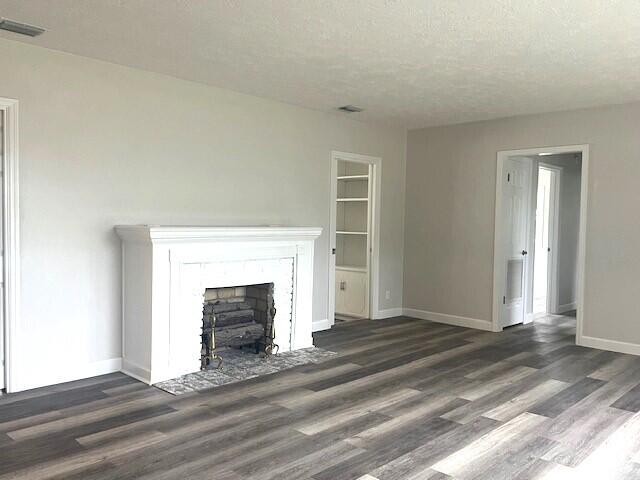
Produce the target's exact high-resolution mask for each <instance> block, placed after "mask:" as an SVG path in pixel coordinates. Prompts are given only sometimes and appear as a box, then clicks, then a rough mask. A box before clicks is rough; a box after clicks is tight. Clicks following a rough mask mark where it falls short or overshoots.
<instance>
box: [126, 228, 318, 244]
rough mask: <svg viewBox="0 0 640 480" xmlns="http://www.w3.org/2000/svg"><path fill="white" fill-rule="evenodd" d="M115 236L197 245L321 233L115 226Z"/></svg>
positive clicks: (298, 229) (298, 236) (249, 229)
mask: <svg viewBox="0 0 640 480" xmlns="http://www.w3.org/2000/svg"><path fill="white" fill-rule="evenodd" d="M115 229H116V232H117V233H118V235H119V236H120V237H121V238H122V239H123V240H129V241H154V240H168V241H171V240H173V241H182V240H186V241H197V240H209V241H215V240H225V241H233V240H234V239H235V240H242V241H247V240H253V239H258V240H260V239H265V238H273V239H283V238H286V239H293V238H301V239H303V238H307V239H309V238H311V239H315V238H317V237H319V236H320V234H321V233H322V228H320V227H281V226H270V225H269V226H259V225H258V226H243V227H225V226H195V225H188V226H179V225H117V226H116V227H115Z"/></svg>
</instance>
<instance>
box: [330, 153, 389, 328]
mask: <svg viewBox="0 0 640 480" xmlns="http://www.w3.org/2000/svg"><path fill="white" fill-rule="evenodd" d="M338 160H347V161H349V162H358V163H366V164H368V165H370V166H371V179H370V182H369V189H370V191H371V198H373V202H370V205H369V208H370V209H371V225H370V235H369V244H370V248H371V254H370V256H369V259H370V261H369V270H370V271H369V316H370V317H371V318H382V317H380V316H379V315H380V305H379V291H380V273H379V266H380V249H379V245H380V210H381V207H380V206H381V196H382V195H381V194H382V159H381V158H380V157H372V156H369V155H360V154H357V153H348V152H339V151H332V152H331V176H330V181H331V185H330V192H331V194H330V202H331V203H330V209H329V210H330V213H329V285H328V288H329V296H328V301H327V316H328V320H329V322H330V323H331V325H333V324H334V323H335V313H336V292H335V288H336V286H335V284H336V257H335V255H334V254H333V253H332V251H333V249H335V248H336V214H337V212H336V205H337V202H336V199H337V197H338V185H337V179H338Z"/></svg>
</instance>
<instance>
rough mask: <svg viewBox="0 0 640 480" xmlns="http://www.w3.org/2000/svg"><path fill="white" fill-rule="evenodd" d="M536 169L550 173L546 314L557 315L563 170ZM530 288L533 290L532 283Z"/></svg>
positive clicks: (548, 166) (541, 165)
mask: <svg viewBox="0 0 640 480" xmlns="http://www.w3.org/2000/svg"><path fill="white" fill-rule="evenodd" d="M538 168H544V169H545V170H549V171H550V172H552V176H551V183H552V191H551V192H550V200H551V202H550V205H549V209H550V210H549V211H550V212H551V211H552V212H553V218H552V219H549V228H550V229H551V234H550V237H551V242H550V243H551V245H550V248H551V258H550V259H549V256H548V255H547V312H548V313H553V314H559V313H561V312H560V305H558V285H559V282H558V253H559V252H560V211H561V206H560V196H561V195H562V177H563V171H564V168H563V167H560V166H558V165H551V164H549V163H544V162H538ZM534 235H535V232H534ZM534 258H535V257H534ZM531 288H532V289H533V282H532V285H531ZM532 297H533V295H532ZM574 308H575V307H574ZM565 311H568V310H565Z"/></svg>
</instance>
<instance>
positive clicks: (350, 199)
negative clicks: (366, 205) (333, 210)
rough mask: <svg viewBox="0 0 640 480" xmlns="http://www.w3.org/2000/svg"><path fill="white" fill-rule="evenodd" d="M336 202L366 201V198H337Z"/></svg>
mask: <svg viewBox="0 0 640 480" xmlns="http://www.w3.org/2000/svg"><path fill="white" fill-rule="evenodd" d="M336 201H337V202H368V201H369V199H368V198H337V199H336Z"/></svg>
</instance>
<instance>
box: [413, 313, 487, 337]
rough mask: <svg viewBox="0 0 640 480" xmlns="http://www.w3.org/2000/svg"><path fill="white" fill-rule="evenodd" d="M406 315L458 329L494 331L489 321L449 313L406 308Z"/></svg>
mask: <svg viewBox="0 0 640 480" xmlns="http://www.w3.org/2000/svg"><path fill="white" fill-rule="evenodd" d="M404 314H405V315H406V316H407V317H414V318H420V319H421V320H430V321H432V322H437V323H446V324H447V325H456V326H458V327H467V328H475V329H478V330H488V331H492V324H491V322H490V321H488V320H479V319H477V318H469V317H460V316H458V315H449V314H447V313H436V312H427V311H426V310H416V309H415V308H405V309H404Z"/></svg>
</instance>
